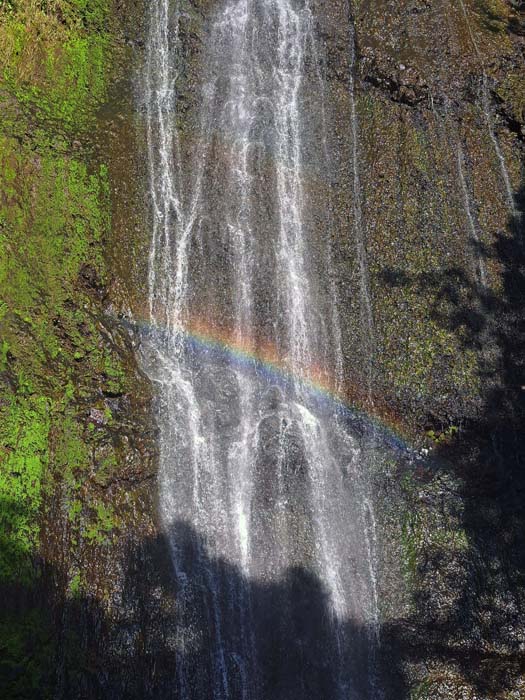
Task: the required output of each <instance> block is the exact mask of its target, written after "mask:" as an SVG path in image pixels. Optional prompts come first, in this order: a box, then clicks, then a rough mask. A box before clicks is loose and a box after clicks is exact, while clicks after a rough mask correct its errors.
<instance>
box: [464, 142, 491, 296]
mask: <svg viewBox="0 0 525 700" xmlns="http://www.w3.org/2000/svg"><path fill="white" fill-rule="evenodd" d="M457 162H458V177H459V182H460V185H461V192H462V194H463V203H464V206H465V214H466V217H467V222H468V227H469V231H470V238H471V242H472V244H473V246H474V257H475V259H476V276H477V278H478V281H479V283H480V284H481V286H482V287H486V286H487V270H486V266H485V260H484V257H483V254H482V251H481V241H480V238H479V235H478V230H477V227H476V223H475V221H474V216H473V214H472V207H471V204H470V193H469V191H468V187H467V181H466V179H465V164H464V156H463V149H462V148H461V144H460V143H458V156H457Z"/></svg>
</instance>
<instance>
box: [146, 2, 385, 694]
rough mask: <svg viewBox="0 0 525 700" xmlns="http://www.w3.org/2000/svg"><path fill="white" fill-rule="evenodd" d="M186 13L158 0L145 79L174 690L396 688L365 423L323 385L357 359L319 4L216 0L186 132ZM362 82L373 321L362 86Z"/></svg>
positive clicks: (152, 307)
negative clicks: (328, 178)
mask: <svg viewBox="0 0 525 700" xmlns="http://www.w3.org/2000/svg"><path fill="white" fill-rule="evenodd" d="M179 22H180V16H179V9H178V4H177V3H176V2H175V3H174V2H170V0H158V2H155V3H151V5H150V17H149V37H148V48H147V61H146V67H145V71H144V81H143V91H142V92H143V97H144V101H145V112H146V117H147V141H148V161H149V183H150V199H151V218H152V240H151V248H150V257H149V277H148V280H149V313H150V321H149V324H148V331H147V332H145V333H144V335H143V339H142V349H141V358H142V362H143V366H144V368H145V370H146V371H147V372H148V374H149V376H150V377H151V379H152V380H153V381H154V382H155V383H156V386H157V388H158V396H159V411H158V413H159V417H158V420H159V428H160V437H159V441H160V475H159V509H160V514H161V517H162V522H163V526H164V529H165V532H166V536H167V538H168V540H169V543H170V546H171V551H172V558H173V566H174V576H175V579H176V585H177V597H176V601H175V602H176V606H177V620H178V627H177V634H176V638H175V639H174V640H173V645H174V649H175V666H176V667H175V668H174V685H175V686H176V687H175V691H174V694H175V696H176V697H178V698H180V699H181V700H190V699H191V700H200V699H201V698H202V700H204V699H206V700H208V699H209V698H216V699H217V700H219V699H220V700H226V699H230V698H231V699H232V700H236V699H237V698H243V699H249V700H268V699H269V698H272V699H282V700H285V699H286V700H288V699H292V698H297V699H299V698H304V699H305V700H306V698H326V699H327V700H328V699H333V700H335V699H336V698H337V699H338V700H339V699H341V700H343V699H344V700H357V699H359V700H364V699H367V698H370V699H371V698H379V697H380V693H379V691H378V677H377V669H376V656H377V653H376V652H377V630H378V624H379V617H378V601H377V595H378V594H377V584H376V580H375V578H376V572H375V569H376V565H375V559H376V553H375V552H376V548H377V543H376V537H377V535H376V526H375V519H374V512H373V507H372V503H371V498H370V493H369V487H368V486H367V484H368V480H367V476H366V470H367V469H368V467H367V459H365V456H364V454H363V446H364V442H366V440H365V438H363V437H362V436H361V437H360V438H358V437H357V435H356V434H355V432H354V430H353V429H352V426H351V425H350V424H349V422H348V421H347V420H346V418H345V414H344V411H343V410H342V408H341V403H340V402H339V401H337V400H335V399H333V398H330V397H329V396H327V394H328V393H329V391H324V392H320V391H319V390H318V388H319V387H325V388H328V390H330V389H332V390H333V389H334V387H335V388H338V386H339V385H340V383H341V373H342V367H343V359H342V353H341V339H340V338H341V333H340V328H339V318H338V314H337V299H336V298H335V289H336V285H335V284H334V280H333V271H332V264H331V260H332V253H331V250H330V239H329V236H328V235H327V231H329V222H328V219H329V213H328V212H325V213H324V214H323V213H322V212H321V213H320V212H319V211H318V210H317V206H318V205H317V204H316V202H314V197H313V194H312V193H314V192H315V190H316V188H317V187H320V186H321V184H322V186H323V187H326V183H321V184H319V183H320V182H321V181H322V178H323V173H325V172H326V171H328V169H329V157H328V147H327V145H326V144H327V129H328V126H327V117H326V114H325V111H324V102H323V100H324V97H323V94H324V88H323V79H322V71H321V68H320V63H319V47H318V45H317V41H316V34H315V21H314V17H313V14H312V10H311V8H310V5H309V2H308V1H307V0H305V1H304V2H296V1H294V0H265V1H264V2H263V1H261V0H227V1H225V2H221V3H218V9H217V10H216V11H215V13H214V14H213V16H212V18H211V22H210V26H209V28H208V35H207V37H206V42H205V46H206V48H205V49H204V51H203V57H202V68H201V70H202V76H201V77H202V82H201V85H200V88H199V91H198V94H197V95H196V99H197V102H198V107H197V108H196V110H195V113H194V114H193V116H192V118H191V119H192V121H191V127H190V126H187V128H186V130H185V132H184V133H180V132H179V130H178V126H177V124H178V120H177V117H178V102H177V86H178V80H179V78H180V74H179V72H178V71H179V68H180V62H181V54H182V47H181V44H180V37H179ZM351 80H352V81H353V78H351ZM351 97H352V102H351V104H352V136H353V151H354V163H353V168H354V190H355V191H354V194H355V202H356V204H355V207H354V209H355V212H354V214H355V218H356V220H355V227H354V228H355V231H356V236H357V241H358V246H357V247H358V255H359V260H358V264H359V267H360V270H361V273H362V280H361V281H362V294H363V299H362V301H363V308H364V317H365V325H366V333H369V334H370V335H372V333H373V328H372V312H371V302H370V295H369V290H368V281H367V276H366V261H365V257H364V256H365V251H364V243H363V238H362V228H361V209H360V206H361V205H360V191H359V171H358V163H357V154H358V150H357V148H358V146H357V138H358V129H357V118H356V114H355V104H354V96H353V82H352V96H351ZM316 99H317V100H318V103H317V104H318V107H319V109H315V108H313V106H312V105H313V103H314V102H315V100H316ZM185 118H187V119H189V118H188V117H185ZM374 441H375V437H373V439H372V442H374Z"/></svg>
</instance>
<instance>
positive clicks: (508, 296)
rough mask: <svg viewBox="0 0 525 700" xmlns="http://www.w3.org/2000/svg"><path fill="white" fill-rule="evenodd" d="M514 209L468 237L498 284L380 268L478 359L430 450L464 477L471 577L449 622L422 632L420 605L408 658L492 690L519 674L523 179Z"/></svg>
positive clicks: (524, 402) (522, 642) (524, 470)
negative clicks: (452, 429)
mask: <svg viewBox="0 0 525 700" xmlns="http://www.w3.org/2000/svg"><path fill="white" fill-rule="evenodd" d="M515 207H516V210H515V213H514V214H513V215H512V216H511V217H510V219H509V222H508V227H507V230H506V231H502V232H500V233H499V234H498V236H497V238H496V241H495V243H494V245H493V246H491V247H490V248H487V247H484V246H481V245H479V244H474V243H473V247H474V254H475V255H476V256H477V257H478V260H480V261H481V263H482V264H490V267H491V268H492V269H500V270H501V287H500V288H498V289H493V288H488V287H486V286H484V285H482V284H481V283H480V282H479V281H476V280H473V279H472V278H471V276H470V275H469V274H467V273H466V272H465V270H464V269H462V268H460V267H450V268H448V269H445V270H443V271H440V272H434V273H432V274H422V275H420V276H418V277H416V278H414V277H409V276H408V275H406V274H405V273H404V272H403V271H400V270H387V272H386V274H385V275H384V281H385V282H386V283H387V284H390V285H392V286H396V287H400V288H403V287H404V286H407V285H412V286H415V287H416V288H419V290H420V291H421V292H422V293H425V292H426V293H427V295H428V292H430V293H431V295H432V297H433V299H434V303H433V306H432V308H431V316H432V318H433V319H434V320H436V321H437V322H438V323H439V325H440V326H441V327H443V328H445V329H447V330H449V331H452V332H453V333H454V335H455V336H456V337H457V338H458V339H460V343H461V346H462V348H463V349H464V350H468V351H469V352H473V353H475V355H476V357H477V360H478V368H479V369H478V373H479V383H480V387H481V391H480V396H479V410H478V412H477V413H476V415H475V416H474V417H472V418H469V419H465V418H464V416H462V415H457V416H453V417H451V422H452V423H454V424H455V425H460V426H461V429H460V430H459V432H458V433H457V434H456V436H455V437H454V439H452V440H446V441H443V442H442V443H441V444H438V446H437V448H436V453H437V457H438V458H441V460H440V461H441V463H442V464H443V465H445V466H444V468H445V469H449V470H450V471H451V472H452V474H453V475H454V476H455V477H457V478H458V480H459V483H460V484H461V500H462V503H463V506H464V511H463V518H462V521H463V522H462V526H463V528H464V530H465V532H466V535H467V539H468V553H467V556H468V567H467V568H468V575H467V578H466V581H465V582H464V583H463V584H461V585H462V586H463V588H462V591H461V595H460V596H459V597H458V598H457V599H456V602H455V604H454V609H453V610H450V611H449V615H448V622H447V625H446V628H444V629H442V630H441V631H440V630H439V629H436V628H433V629H427V631H426V632H425V624H422V623H421V620H423V619H424V614H423V612H422V609H420V610H419V611H418V613H417V615H416V616H415V617H416V619H414V620H413V628H414V629H415V630H416V632H415V634H414V635H413V638H414V640H415V639H416V638H420V639H421V640H422V643H421V646H419V645H418V644H417V643H415V642H414V643H413V644H412V643H411V642H409V644H408V647H412V648H413V656H414V657H417V656H424V657H426V658H427V660H428V659H430V658H432V657H435V658H444V659H449V660H450V661H453V662H454V663H459V665H460V668H461V672H462V673H463V674H464V675H465V677H467V678H468V679H469V680H470V682H472V684H473V685H474V687H475V688H476V689H477V690H478V691H479V692H481V693H485V694H488V693H491V694H493V695H492V696H495V695H496V694H498V693H500V692H502V691H503V690H504V689H506V688H507V689H510V688H512V687H515V686H513V684H515V683H516V679H517V678H518V677H520V676H521V677H522V676H523V674H524V673H525V639H524V638H523V613H524V612H525V546H524V540H523V535H524V533H525V312H524V309H525V213H520V212H525V184H524V185H523V186H522V187H521V189H520V190H519V191H518V192H517V193H516V194H515ZM418 619H419V622H418ZM393 634H394V636H395V632H394V633H393ZM436 634H437V638H438V639H439V637H440V636H442V638H443V640H452V639H455V640H461V643H462V651H461V652H459V651H455V650H454V645H452V644H450V643H449V642H446V643H444V644H433V643H432V642H431V641H427V642H425V641H424V639H425V637H427V640H431V639H432V638H434V639H435V638H436ZM406 648H407V646H406V645H405V649H406ZM418 649H419V650H422V653H420V651H418ZM498 696H499V695H498Z"/></svg>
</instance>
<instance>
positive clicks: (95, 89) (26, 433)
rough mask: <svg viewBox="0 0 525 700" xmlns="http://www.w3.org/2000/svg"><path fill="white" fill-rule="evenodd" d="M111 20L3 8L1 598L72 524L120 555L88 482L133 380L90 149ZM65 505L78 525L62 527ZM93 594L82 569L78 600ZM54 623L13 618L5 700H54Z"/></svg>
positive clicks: (4, 653)
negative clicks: (113, 403) (119, 329)
mask: <svg viewBox="0 0 525 700" xmlns="http://www.w3.org/2000/svg"><path fill="white" fill-rule="evenodd" d="M108 9H109V3H108V0H3V1H0V290H1V292H0V587H1V588H2V590H3V589H5V590H6V591H7V592H9V590H11V589H10V587H11V586H12V585H13V584H16V585H17V589H18V590H19V591H20V590H21V586H24V587H25V588H26V589H27V591H30V590H31V588H32V587H33V586H34V585H35V584H36V583H37V582H38V580H39V578H40V576H41V572H42V570H43V567H42V566H41V563H42V561H41V560H42V558H43V557H44V552H43V551H42V548H41V541H40V532H41V528H42V525H43V524H44V526H45V527H46V529H48V530H52V528H53V527H55V526H56V527H60V528H62V527H66V528H67V527H69V528H70V529H71V536H70V537H69V542H70V546H71V547H75V546H82V547H100V546H106V544H107V543H108V542H109V538H110V536H111V532H112V531H113V530H114V529H115V528H116V527H118V518H117V516H116V515H115V513H114V510H113V506H112V505H110V504H108V503H106V502H105V498H106V496H105V494H104V493H103V492H102V493H96V494H95V493H92V490H90V488H91V487H90V485H89V484H90V482H89V480H90V477H91V475H92V471H91V470H92V468H93V466H92V465H93V459H94V457H93V455H94V453H95V450H96V449H97V445H98V444H99V443H100V441H101V440H105V443H106V447H105V465H104V468H103V469H101V470H100V472H101V473H102V472H103V473H104V474H105V477H104V478H105V479H109V478H110V475H111V472H112V470H114V469H116V466H117V464H118V457H117V455H116V453H115V448H114V447H113V445H112V443H111V441H110V439H109V438H108V436H107V434H104V435H102V434H101V433H102V432H103V431H101V429H100V426H99V425H93V421H92V420H91V419H90V418H89V410H90V407H93V408H95V407H96V408H97V410H99V411H100V414H101V415H103V416H104V421H106V422H107V423H108V424H109V423H110V422H111V420H112V412H111V410H110V408H109V407H108V406H107V405H106V404H105V402H104V398H103V397H104V396H119V395H120V394H122V393H123V392H124V391H125V390H126V382H127V379H126V371H125V369H124V367H123V366H122V359H121V353H120V351H119V350H118V348H117V347H116V346H114V345H113V343H112V342H111V341H110V340H109V337H108V335H107V334H106V332H105V330H104V325H103V322H102V319H101V317H100V314H101V307H100V296H99V290H100V289H103V287H104V284H105V283H106V271H105V263H104V258H103V243H104V240H105V238H106V236H107V233H108V230H109V225H110V215H109V209H110V208H109V187H108V172H107V168H106V166H105V164H104V163H101V162H100V161H99V159H98V157H97V155H96V150H95V149H93V147H92V139H91V137H89V138H90V140H91V147H90V148H88V147H87V145H88V143H87V140H88V134H89V130H91V131H93V133H96V119H97V111H98V109H99V106H100V104H101V102H103V100H104V99H105V97H106V92H107V85H108V78H109V73H108V59H109V57H110V55H111V52H112V51H113V50H114V47H113V46H112V41H113V40H114V39H113V37H112V35H111V33H110V32H111V24H110V22H108ZM101 397H102V398H101ZM86 407H87V408H86ZM90 424H92V425H93V430H90V429H89V425H90ZM93 483H95V482H93ZM103 483H105V481H104V479H103V478H102V477H101V478H100V480H99V482H98V484H95V486H96V487H98V488H100V487H101V486H100V485H101V484H103ZM57 499H60V507H62V504H65V507H66V508H67V511H66V512H67V520H66V523H65V524H64V523H58V524H56V523H55V517H54V514H53V509H54V508H55V507H56V504H55V501H56V500H57ZM59 534H60V536H61V537H62V536H63V535H62V533H59ZM45 557H46V561H45V562H44V563H45V566H46V567H50V566H51V567H52V566H53V562H52V561H47V553H46V554H45ZM83 582H84V573H83V572H81V571H77V572H76V573H75V574H74V575H73V576H72V579H71V581H70V585H69V592H70V594H71V597H72V598H75V597H78V596H80V594H81V592H82V590H83ZM49 625H50V620H48V618H47V616H46V614H44V613H43V612H42V611H41V610H40V609H39V607H38V604H35V605H32V604H29V605H28V606H27V610H26V612H25V613H20V614H17V615H13V616H9V615H8V614H7V613H6V614H2V616H0V657H2V661H1V662H0V695H1V696H2V697H5V698H11V697H13V698H22V697H35V694H38V696H39V697H43V698H45V697H47V695H46V687H47V686H46V683H47V682H48V681H49V678H48V677H47V674H49V672H50V667H49V661H48V659H49V656H50V655H51V654H52V653H53V642H52V640H53V634H52V628H51V627H50V626H49Z"/></svg>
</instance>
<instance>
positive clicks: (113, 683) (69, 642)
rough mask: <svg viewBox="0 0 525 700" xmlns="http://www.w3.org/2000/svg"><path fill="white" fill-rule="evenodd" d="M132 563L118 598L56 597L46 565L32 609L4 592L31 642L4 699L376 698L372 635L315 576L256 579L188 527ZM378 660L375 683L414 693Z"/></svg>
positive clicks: (7, 673)
mask: <svg viewBox="0 0 525 700" xmlns="http://www.w3.org/2000/svg"><path fill="white" fill-rule="evenodd" d="M173 547H175V548H176V550H177V553H178V554H177V574H176V575H175V572H174V570H173V564H172V561H171V556H170V552H172V551H173V549H172V548H173ZM124 561H125V567H124V575H123V578H122V586H121V588H120V589H119V590H118V591H116V592H115V596H114V600H111V601H109V602H108V601H105V602H103V601H101V600H100V599H97V598H95V597H94V596H93V595H87V594H85V593H83V592H82V591H81V590H80V591H76V592H74V593H71V591H70V593H69V595H68V596H67V597H66V598H63V597H62V599H58V598H57V589H56V576H57V571H56V570H55V569H53V567H51V566H46V565H45V564H42V565H41V567H40V569H41V576H40V580H39V583H38V586H37V587H36V588H34V589H33V591H34V592H33V594H28V593H27V591H26V595H25V603H24V604H23V605H21V606H20V605H18V606H14V607H12V606H11V605H12V603H13V601H14V600H15V598H16V597H18V599H19V600H20V590H18V591H16V590H15V589H14V588H13V589H12V590H11V591H7V590H4V591H3V593H4V601H6V602H7V603H8V608H9V607H11V611H10V613H9V616H10V617H11V618H13V620H12V621H13V622H15V621H16V620H18V623H20V619H21V617H20V616H25V618H27V622H24V628H23V629H22V630H19V632H20V633H21V634H22V636H23V634H25V638H24V639H22V637H21V636H20V634H19V637H20V639H19V643H18V645H17V646H16V648H15V649H12V650H11V656H10V658H7V657H4V658H3V659H2V661H1V662H0V691H1V696H2V697H3V698H6V700H8V699H11V698H48V697H49V698H51V697H52V698H72V697H74V698H76V699H79V700H82V699H86V700H88V699H91V698H126V699H128V698H129V699H133V698H136V699H137V700H138V699H139V698H141V699H145V698H155V699H159V700H162V699H163V698H166V699H167V698H170V699H171V698H181V700H182V699H183V698H187V699H188V700H190V699H191V700H208V698H210V697H215V698H221V699H224V700H249V699H251V700H256V699H264V700H266V699H267V698H272V700H310V699H311V698H316V700H340V699H341V698H348V697H359V698H360V700H361V699H362V700H367V699H370V700H372V698H375V697H376V695H375V694H374V689H373V684H372V685H371V684H370V675H369V674H370V672H371V670H372V668H371V666H370V663H371V657H370V630H369V629H368V628H366V626H364V625H363V624H361V623H359V622H357V621H355V620H350V619H347V620H339V619H337V617H336V616H335V615H334V613H333V610H332V607H331V604H330V602H329V596H328V593H327V591H326V589H325V587H324V585H323V584H322V583H321V581H320V580H319V579H318V577H317V576H316V575H315V574H314V573H312V572H311V571H309V570H307V569H306V568H303V567H301V566H295V567H290V568H288V569H286V570H285V571H284V572H283V573H282V575H276V576H274V575H273V574H272V573H271V572H269V575H268V577H265V576H263V577H262V578H260V579H259V578H258V579H254V578H250V577H247V576H246V575H245V574H244V573H243V572H242V571H241V570H240V569H239V567H238V566H236V565H235V564H232V563H231V562H228V561H226V560H225V559H223V558H217V557H215V556H213V555H211V554H210V553H209V549H208V545H207V543H206V542H205V541H204V540H203V539H202V538H201V536H200V535H199V534H198V533H197V532H196V531H195V530H194V529H193V528H192V527H191V526H190V525H188V524H187V523H183V522H178V523H175V524H174V525H173V526H172V528H171V529H170V533H169V540H168V538H167V537H166V536H164V535H158V536H156V537H152V538H147V539H145V540H144V541H142V542H140V543H138V544H136V543H135V544H132V545H130V546H129V547H128V548H127V549H126V552H125V557H124ZM18 589H20V586H18ZM28 595H29V598H28ZM5 610H7V608H5ZM37 612H38V613H39V614H40V613H42V614H43V615H44V616H45V619H41V620H39V619H37V617H36V616H35V615H36V613H37ZM25 618H24V619H25ZM5 619H7V615H6V616H5ZM31 623H33V624H34V625H35V629H33V630H31V629H30V625H31ZM19 626H20V624H19ZM37 626H38V630H40V633H37V631H38V630H37ZM43 640H45V647H44V648H42V649H40V651H39V654H35V653H34V648H35V646H36V645H38V644H40V643H42V642H43ZM2 641H3V640H2ZM3 651H5V649H4V650H3ZM16 653H17V654H18V657H17V656H15V655H14V654H16ZM376 661H377V667H375V668H376V669H379V671H378V674H376V676H375V681H374V682H380V683H381V686H382V687H385V688H386V689H387V690H386V694H385V695H384V697H385V698H392V700H394V698H395V699H396V700H401V698H404V697H408V696H407V695H406V692H407V691H406V688H405V687H404V685H403V682H402V679H401V677H399V676H397V675H396V671H395V668H394V669H392V668H391V663H390V661H388V666H389V668H388V679H385V678H384V677H383V678H381V673H380V667H381V666H382V665H383V664H385V663H387V662H386V661H385V660H384V659H381V658H380V657H379V658H377V659H376Z"/></svg>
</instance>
